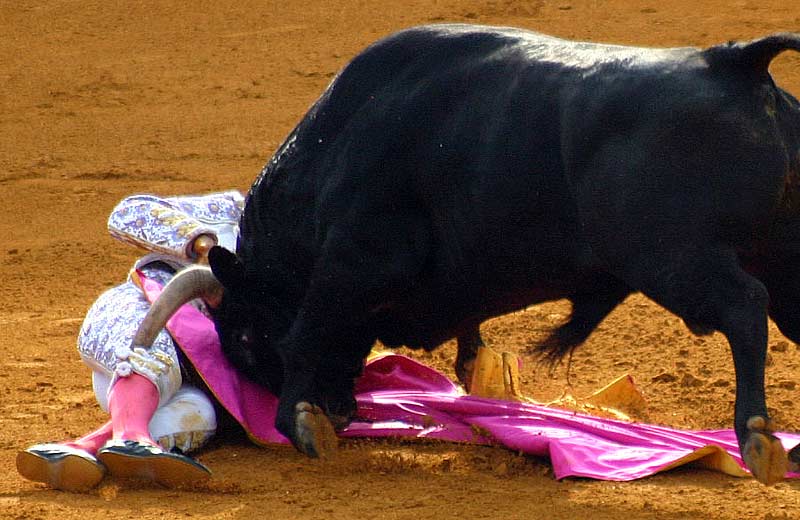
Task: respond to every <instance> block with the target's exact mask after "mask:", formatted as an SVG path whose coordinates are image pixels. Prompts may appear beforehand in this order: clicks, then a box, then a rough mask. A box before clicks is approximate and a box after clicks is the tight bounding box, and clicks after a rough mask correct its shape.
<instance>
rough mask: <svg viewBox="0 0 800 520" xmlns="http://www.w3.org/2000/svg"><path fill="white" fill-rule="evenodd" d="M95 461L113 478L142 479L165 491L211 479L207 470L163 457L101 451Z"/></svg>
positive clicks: (110, 450)
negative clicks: (102, 465)
mask: <svg viewBox="0 0 800 520" xmlns="http://www.w3.org/2000/svg"><path fill="white" fill-rule="evenodd" d="M97 458H99V459H100V461H101V462H102V463H103V464H105V466H106V467H107V468H108V471H109V473H111V474H112V475H113V476H115V477H120V478H138V479H145V480H149V481H151V482H156V483H158V484H161V485H162V486H166V487H180V486H187V485H191V484H196V483H198V482H202V481H205V480H208V479H209V478H210V477H211V474H210V473H209V472H208V471H207V470H204V469H203V468H201V467H199V466H196V465H194V464H192V463H191V462H188V461H185V460H181V459H179V458H176V457H170V456H169V455H168V454H166V453H164V454H162V455H145V456H140V455H131V454H129V453H122V452H119V451H115V450H114V449H113V448H111V449H106V450H101V451H100V452H99V453H98V454H97Z"/></svg>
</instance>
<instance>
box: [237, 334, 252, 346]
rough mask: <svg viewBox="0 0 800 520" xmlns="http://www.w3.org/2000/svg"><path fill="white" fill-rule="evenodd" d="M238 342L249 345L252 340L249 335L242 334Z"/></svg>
mask: <svg viewBox="0 0 800 520" xmlns="http://www.w3.org/2000/svg"><path fill="white" fill-rule="evenodd" d="M239 341H241V342H242V343H250V342H251V341H252V340H251V339H250V334H248V333H247V332H243V333H242V334H241V336H239Z"/></svg>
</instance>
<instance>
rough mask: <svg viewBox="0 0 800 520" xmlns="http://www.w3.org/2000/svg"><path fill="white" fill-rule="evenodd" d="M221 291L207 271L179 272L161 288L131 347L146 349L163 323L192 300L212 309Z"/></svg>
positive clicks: (205, 268) (197, 269)
mask: <svg viewBox="0 0 800 520" xmlns="http://www.w3.org/2000/svg"><path fill="white" fill-rule="evenodd" d="M223 291H224V289H223V287H222V284H221V283H219V281H218V280H217V279H216V278H215V277H214V274H213V273H212V272H211V269H209V268H208V267H205V266H193V267H189V268H187V269H184V270H183V271H180V272H179V273H178V274H176V275H175V276H174V277H173V278H172V280H170V281H169V283H168V284H167V285H166V286H165V287H164V290H163V291H162V292H161V295H159V297H158V298H157V299H156V301H154V302H153V305H152V306H151V307H150V309H149V310H148V311H147V315H146V316H145V317H144V320H143V321H142V323H141V325H139V329H138V330H137V331H136V334H135V335H134V337H133V345H135V346H137V347H150V346H151V345H152V344H153V341H155V339H156V336H157V335H158V333H159V332H160V331H161V329H163V328H164V326H166V324H167V320H169V319H170V317H172V315H173V314H175V311H177V310H178V308H179V307H180V306H181V305H183V304H185V303H188V302H190V301H191V300H194V299H195V298H202V299H203V300H204V301H205V302H206V304H208V305H209V306H210V307H216V306H218V305H219V304H220V301H222V293H223Z"/></svg>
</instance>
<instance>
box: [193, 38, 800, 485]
mask: <svg viewBox="0 0 800 520" xmlns="http://www.w3.org/2000/svg"><path fill="white" fill-rule="evenodd" d="M787 49H793V50H800V36H798V35H792V34H778V35H773V36H769V37H766V38H763V39H760V40H755V41H752V42H749V43H728V44H724V45H719V46H715V47H711V48H708V49H704V50H701V49H695V48H679V49H644V48H633V47H622V46H611V45H597V44H591V43H579V42H570V41H565V40H560V39H556V38H551V37H547V36H543V35H540V34H536V33H532V32H528V31H523V30H517V29H510V28H490V27H475V26H466V25H440V26H429V27H420V28H414V29H411V30H407V31H404V32H401V33H398V34H395V35H393V36H390V37H388V38H386V39H383V40H381V41H379V42H377V43H375V44H374V45H372V46H370V47H369V48H368V49H366V50H365V51H364V52H362V53H361V54H359V55H358V56H356V57H355V58H354V59H353V60H352V61H351V62H350V63H349V64H348V65H347V66H346V67H345V68H344V70H342V72H341V73H340V74H339V75H338V76H337V77H336V78H335V79H334V81H333V82H332V83H331V85H330V86H329V88H328V89H327V90H326V91H325V92H324V94H323V95H322V97H321V98H320V99H319V100H318V101H317V102H316V103H315V104H314V105H313V107H312V108H311V109H310V110H309V112H308V113H307V114H306V116H305V117H304V118H303V120H302V121H301V122H300V123H299V125H298V126H297V127H296V128H295V129H294V131H293V132H292V133H291V134H290V135H289V137H288V138H287V139H286V141H285V143H284V144H283V145H282V146H281V147H280V148H279V149H278V151H277V152H276V153H275V155H274V156H273V158H272V159H271V160H270V162H269V163H268V164H267V165H266V166H265V168H264V170H263V171H262V172H261V175H260V176H259V177H258V179H257V180H256V182H255V183H254V184H253V186H252V188H251V190H250V193H249V196H248V200H247V204H246V207H245V211H244V214H243V217H242V220H241V237H240V240H239V244H238V248H237V253H236V255H233V254H232V253H228V252H226V251H224V250H223V249H221V248H214V249H212V250H211V252H210V255H209V263H210V266H211V270H212V271H213V274H214V275H215V277H216V279H217V280H218V281H219V282H220V283H221V284H222V286H223V287H224V295H223V296H222V299H221V302H219V301H216V299H215V301H214V304H215V305H217V308H216V309H215V311H214V316H215V321H216V324H217V329H218V332H219V334H220V337H221V339H222V342H223V346H224V349H225V351H226V353H227V355H228V356H229V358H230V359H231V361H232V362H233V363H234V364H236V365H237V366H238V367H239V368H241V369H242V370H243V371H245V372H246V373H247V374H249V375H250V376H251V377H252V378H253V379H255V380H257V381H259V382H260V383H262V384H265V385H267V386H268V387H270V388H271V389H272V390H273V391H275V392H276V393H277V394H278V395H279V396H280V408H279V414H278V418H277V427H278V429H279V430H280V431H281V432H282V433H284V434H285V435H286V436H287V437H289V438H290V439H291V440H292V442H293V443H294V445H295V446H296V447H297V448H298V449H300V450H301V451H303V452H305V453H307V454H309V455H312V456H316V455H319V454H321V452H322V451H323V450H324V449H325V442H326V440H325V439H326V438H327V433H329V432H330V426H331V421H332V422H333V424H335V425H336V426H341V425H344V424H346V422H347V420H349V419H350V418H351V416H352V414H353V413H354V400H353V395H352V391H353V380H354V378H355V377H357V376H358V374H359V371H360V369H361V366H362V362H363V359H364V357H365V356H366V355H367V353H368V352H369V350H370V347H371V346H372V345H373V343H374V342H375V341H376V340H380V341H382V342H383V343H385V344H387V345H390V346H396V345H401V344H402V345H408V346H411V347H423V348H434V347H436V346H437V345H439V344H440V343H441V342H443V341H445V340H447V339H449V338H452V337H454V336H460V335H461V336H464V335H467V334H468V333H470V332H474V331H475V330H476V328H477V326H478V325H479V324H480V323H481V322H482V321H484V320H486V319H488V318H491V317H494V316H498V315H501V314H504V313H507V312H510V311H514V310H517V309H520V308H523V307H525V306H528V305H531V304H535V303H537V302H542V301H545V300H552V299H556V298H567V299H569V300H570V301H571V302H572V304H573V311H572V316H571V318H570V320H569V321H568V322H567V323H566V324H564V325H563V326H561V327H560V328H559V329H558V330H556V331H555V332H554V333H553V335H552V336H551V338H550V339H549V340H548V341H547V343H546V344H545V345H544V346H543V347H542V349H543V351H544V352H545V353H546V354H549V355H550V357H551V358H555V359H557V358H559V357H560V356H563V355H564V354H566V353H568V352H569V351H570V350H571V349H573V348H574V347H576V346H577V345H578V344H580V343H581V342H582V341H583V340H584V339H585V338H586V337H587V336H588V335H589V334H590V333H591V331H592V330H594V329H595V328H596V327H597V325H598V324H599V323H600V321H601V320H602V319H603V318H604V317H605V316H606V315H607V314H608V313H609V312H610V311H611V310H612V309H614V308H615V307H616V306H617V305H618V304H619V303H620V302H622V300H623V299H624V298H625V297H626V296H627V295H629V294H630V293H631V292H634V291H641V292H642V293H644V294H645V295H647V296H648V297H650V298H651V299H653V300H654V301H656V302H657V303H659V304H660V305H662V306H663V307H665V308H666V309H668V310H670V311H671V312H673V313H675V314H676V315H678V316H680V317H681V318H683V320H684V321H685V322H686V323H687V325H688V326H689V327H690V328H691V330H692V331H694V332H696V333H704V332H710V331H713V330H716V331H720V332H722V333H723V334H724V335H725V336H726V337H727V338H728V341H729V343H730V346H731V350H732V353H733V359H734V364H735V370H736V389H737V390H736V405H735V423H734V425H735V430H736V434H737V437H738V439H739V445H740V448H741V450H742V453H743V455H744V458H745V461H746V463H747V465H748V467H749V468H750V469H751V470H752V471H753V473H754V474H755V476H756V477H757V478H758V479H759V480H761V481H762V482H765V483H771V482H775V481H777V480H780V479H781V478H783V474H784V472H785V470H786V467H787V456H786V453H785V451H784V449H783V448H782V447H781V445H780V442H779V441H778V440H777V439H776V438H775V437H774V436H773V435H772V430H771V427H770V424H769V419H768V414H767V407H766V403H765V392H764V363H765V357H766V346H767V319H768V317H771V318H772V319H773V320H774V321H775V323H776V324H777V326H778V327H779V328H780V330H781V331H782V332H783V333H784V334H785V335H786V336H787V337H788V338H790V339H792V340H793V341H796V342H797V341H800V269H798V267H800V105H798V102H797V100H796V99H795V98H793V97H792V96H791V95H790V94H788V93H786V92H785V91H783V90H781V89H780V88H778V87H777V86H776V85H775V84H774V83H773V80H772V78H771V76H770V74H769V72H768V67H769V64H770V61H771V60H772V59H773V58H774V57H775V56H776V55H778V54H779V53H780V52H782V51H784V50H787ZM789 459H791V460H793V461H794V462H796V459H800V450H798V449H797V448H795V450H793V451H792V452H790V454H789Z"/></svg>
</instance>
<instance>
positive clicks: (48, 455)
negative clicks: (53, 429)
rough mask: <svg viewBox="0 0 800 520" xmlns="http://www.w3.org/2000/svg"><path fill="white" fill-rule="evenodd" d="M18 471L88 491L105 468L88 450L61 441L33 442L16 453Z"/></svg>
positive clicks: (54, 485)
mask: <svg viewBox="0 0 800 520" xmlns="http://www.w3.org/2000/svg"><path fill="white" fill-rule="evenodd" d="M17 471H18V472H19V474H20V475H22V476H23V477H25V478H26V479H28V480H32V481H34V482H44V483H45V484H47V485H49V486H50V487H52V488H53V489H62V490H64V491H75V492H81V491H88V490H90V489H92V488H94V487H96V486H97V485H98V484H99V483H100V481H101V480H103V477H104V476H105V474H106V468H105V466H103V464H101V463H100V461H99V460H97V458H96V457H94V456H93V455H92V454H90V453H89V452H87V451H84V450H81V449H78V448H72V447H70V446H64V445H62V444H54V443H53V444H36V445H34V446H31V447H30V448H27V449H26V450H23V451H21V452H19V453H17Z"/></svg>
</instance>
